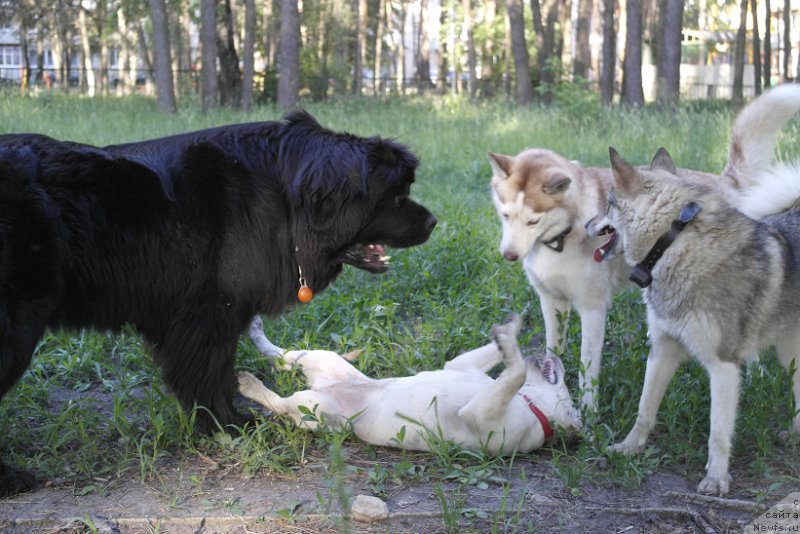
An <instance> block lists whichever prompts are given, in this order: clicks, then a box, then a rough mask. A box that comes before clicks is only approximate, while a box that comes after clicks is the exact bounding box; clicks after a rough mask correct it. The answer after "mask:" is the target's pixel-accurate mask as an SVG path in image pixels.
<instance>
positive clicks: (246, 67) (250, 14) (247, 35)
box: [242, 0, 256, 113]
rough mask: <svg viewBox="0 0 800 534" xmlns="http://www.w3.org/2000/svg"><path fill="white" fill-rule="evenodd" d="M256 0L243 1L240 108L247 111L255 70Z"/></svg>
mask: <svg viewBox="0 0 800 534" xmlns="http://www.w3.org/2000/svg"><path fill="white" fill-rule="evenodd" d="M255 37H256V2H255V0H245V3H244V52H243V54H244V57H243V58H242V60H243V72H242V109H244V111H245V113H249V112H250V109H251V108H252V107H253V73H254V71H255V56H254V49H255Z"/></svg>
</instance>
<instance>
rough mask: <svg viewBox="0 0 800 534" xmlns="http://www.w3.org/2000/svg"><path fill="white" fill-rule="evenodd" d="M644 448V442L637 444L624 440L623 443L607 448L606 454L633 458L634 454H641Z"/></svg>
mask: <svg viewBox="0 0 800 534" xmlns="http://www.w3.org/2000/svg"><path fill="white" fill-rule="evenodd" d="M644 446H645V443H644V441H642V442H641V443H637V442H635V441H633V440H630V439H625V441H621V442H620V443H616V444H614V445H611V446H610V447H609V448H608V452H615V453H617V454H622V455H623V456H633V455H634V454H639V453H641V452H642V451H643V450H644Z"/></svg>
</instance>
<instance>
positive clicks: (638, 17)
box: [622, 0, 644, 107]
mask: <svg viewBox="0 0 800 534" xmlns="http://www.w3.org/2000/svg"><path fill="white" fill-rule="evenodd" d="M626 11H627V24H626V26H625V27H626V32H625V60H624V62H623V64H622V102H623V103H624V104H627V105H629V106H637V107H641V106H643V105H644V91H643V90H642V2H641V0H627V3H626Z"/></svg>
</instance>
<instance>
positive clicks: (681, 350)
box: [607, 86, 800, 494]
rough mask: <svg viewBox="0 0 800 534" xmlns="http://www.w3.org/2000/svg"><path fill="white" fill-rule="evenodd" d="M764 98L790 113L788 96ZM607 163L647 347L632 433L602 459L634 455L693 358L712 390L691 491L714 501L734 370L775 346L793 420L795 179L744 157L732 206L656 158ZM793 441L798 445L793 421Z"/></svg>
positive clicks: (735, 395)
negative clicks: (701, 462)
mask: <svg viewBox="0 0 800 534" xmlns="http://www.w3.org/2000/svg"><path fill="white" fill-rule="evenodd" d="M769 94H770V96H769V99H771V100H773V101H777V100H780V101H782V102H783V103H784V107H785V106H789V107H790V108H794V109H798V108H800V87H798V86H792V87H789V86H782V87H780V88H778V89H775V90H773V91H771V93H769ZM781 120H786V119H785V118H784V117H782V118H781ZM760 124H761V125H762V127H763V128H764V129H765V130H764V131H765V132H766V133H767V135H771V132H773V131H774V124H770V123H769V122H768V121H762V122H761V123H760ZM748 135H751V136H753V137H754V138H757V137H758V132H754V131H752V130H750V131H749V132H748ZM773 142H774V137H773V141H771V142H770V143H768V146H767V148H769V149H771V147H772V143H773ZM762 146H763V143H762ZM610 160H611V168H612V171H613V180H614V190H613V192H612V193H611V194H610V195H609V198H608V206H609V211H608V214H607V218H608V220H609V221H610V224H611V225H612V226H613V228H614V229H615V230H616V233H615V235H616V236H617V238H616V239H617V242H619V243H620V247H619V248H620V249H621V251H622V252H623V253H624V258H625V260H626V262H627V263H628V264H629V265H632V266H634V270H633V271H632V278H635V279H636V280H638V283H639V285H641V286H642V287H643V288H644V291H643V296H644V301H645V303H646V305H647V324H648V329H649V334H650V340H651V344H652V345H651V350H650V354H649V355H648V359H647V368H646V371H645V380H644V385H643V389H642V396H641V399H640V401H639V411H638V415H637V418H636V422H635V423H634V426H633V429H632V430H631V431H630V433H629V434H628V436H627V437H626V438H625V439H624V440H623V441H622V442H621V443H618V444H616V445H614V446H613V447H612V450H615V451H618V452H621V453H623V454H634V453H638V452H640V451H641V450H642V449H643V448H644V446H645V443H646V441H647V438H648V436H649V434H650V432H651V431H652V430H653V427H654V425H655V418H656V413H657V411H658V407H659V405H660V403H661V400H662V398H663V396H664V393H665V391H666V388H667V386H668V384H669V382H670V380H671V378H672V376H673V375H674V374H675V372H676V370H677V368H678V366H679V365H680V364H681V362H683V361H685V360H686V359H687V358H688V357H689V356H692V357H694V358H695V359H696V360H697V361H699V362H700V363H701V364H702V365H703V367H704V368H705V369H706V371H707V372H708V375H709V379H710V385H711V430H710V435H709V439H708V463H707V465H706V476H705V478H704V479H703V480H702V481H701V482H700V484H699V486H698V491H700V492H703V493H716V494H725V493H727V492H728V490H729V473H728V466H729V462H730V452H731V441H732V437H733V432H734V426H735V422H736V410H737V404H738V401H739V388H740V381H741V378H740V367H741V365H742V364H743V363H745V362H747V361H749V360H751V359H753V358H754V357H755V356H756V355H757V354H758V352H759V351H760V350H761V349H764V348H767V347H769V346H774V347H775V348H776V351H777V354H778V359H779V361H780V362H781V364H782V365H783V366H784V367H786V369H787V370H789V371H790V373H793V376H792V389H793V393H794V403H795V409H796V410H797V409H798V408H800V372H797V371H796V369H797V364H798V361H800V329H798V318H800V304H798V303H800V167H798V166H797V165H792V164H789V165H774V164H772V165H770V164H769V162H770V161H771V155H765V154H763V153H758V154H754V155H753V158H752V159H751V160H750V166H749V171H748V172H749V173H750V174H748V175H746V176H745V178H746V180H747V182H748V185H747V187H746V189H745V190H744V191H742V194H741V195H739V196H738V197H735V196H734V197H733V198H734V201H733V202H732V201H731V197H726V195H725V194H723V193H722V192H721V191H720V189H719V188H718V187H715V186H713V185H710V184H703V183H698V182H697V181H693V180H688V179H686V178H684V177H681V176H679V175H678V174H677V173H676V169H675V165H674V163H673V162H672V159H671V158H670V157H669V154H667V152H666V151H665V150H664V149H659V151H658V153H657V154H656V157H655V158H654V160H653V163H652V165H651V167H650V168H649V169H646V170H637V169H635V168H633V167H632V166H630V165H629V164H628V163H627V162H625V161H624V160H623V159H622V158H621V157H620V156H619V155H618V154H617V152H616V151H615V150H614V149H610ZM765 162H767V163H765ZM792 430H793V432H794V433H800V411H796V412H795V416H794V420H793V423H792Z"/></svg>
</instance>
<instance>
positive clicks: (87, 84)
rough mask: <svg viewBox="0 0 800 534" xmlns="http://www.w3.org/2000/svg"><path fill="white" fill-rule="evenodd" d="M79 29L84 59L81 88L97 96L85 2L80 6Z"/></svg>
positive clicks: (90, 94) (88, 93)
mask: <svg viewBox="0 0 800 534" xmlns="http://www.w3.org/2000/svg"><path fill="white" fill-rule="evenodd" d="M78 30H79V31H80V34H81V57H82V59H83V61H82V66H83V76H82V77H81V80H82V83H81V89H82V90H83V91H85V92H86V94H87V95H89V96H95V94H96V89H97V81H96V79H95V75H94V65H93V64H92V48H91V45H90V44H89V27H88V24H87V22H86V9H84V7H83V4H82V3H81V5H79V6H78Z"/></svg>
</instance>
